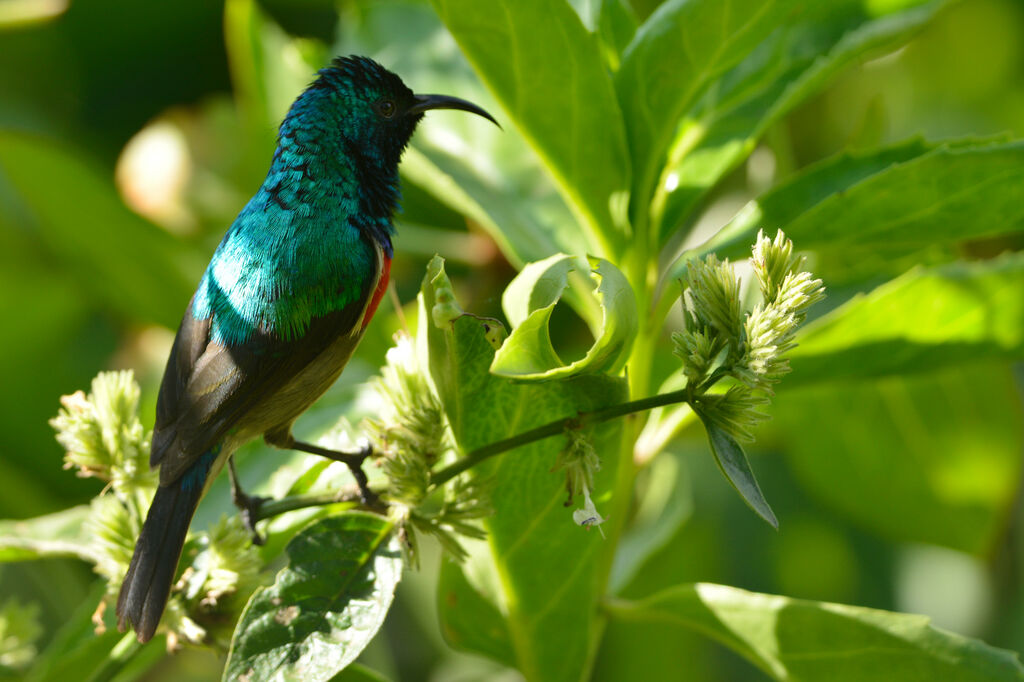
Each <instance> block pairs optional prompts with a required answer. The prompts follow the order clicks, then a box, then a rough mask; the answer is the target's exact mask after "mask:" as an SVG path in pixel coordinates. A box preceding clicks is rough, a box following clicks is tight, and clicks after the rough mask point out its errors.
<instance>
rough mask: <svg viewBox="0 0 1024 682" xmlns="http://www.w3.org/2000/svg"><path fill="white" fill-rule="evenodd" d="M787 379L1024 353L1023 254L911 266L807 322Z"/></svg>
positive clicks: (868, 373) (878, 372) (913, 368)
mask: <svg viewBox="0 0 1024 682" xmlns="http://www.w3.org/2000/svg"><path fill="white" fill-rule="evenodd" d="M799 341H800V345H799V346H797V348H796V349H795V350H794V351H793V352H792V354H791V366H792V368H793V373H792V376H791V377H790V378H788V379H787V381H786V384H787V386H794V385H797V384H802V383H809V382H815V381H822V380H826V381H827V380H832V379H842V378H864V377H874V376H882V375H887V374H905V373H909V372H922V371H928V370H933V369H941V368H943V367H953V366H957V365H960V364H963V363H965V362H971V361H981V360H994V359H1007V360H1012V359H1021V358H1024V254H1022V253H1019V252H1018V253H1014V254H1006V255H1004V256H1002V257H999V258H996V259H993V260H991V261H981V262H967V263H963V262H957V263H950V264H948V265H943V266H939V267H936V268H928V269H925V268H915V269H914V270H911V271H910V272H908V273H906V274H904V275H902V276H901V277H898V278H897V279H894V280H892V281H890V282H887V283H885V284H883V285H882V286H880V287H878V288H877V289H875V290H874V291H872V292H870V293H868V294H866V295H863V296H857V297H855V298H853V299H851V300H850V301H847V302H846V303H845V304H844V305H842V306H840V307H839V308H837V309H835V310H833V311H832V312H830V313H829V314H827V315H825V316H824V317H821V318H819V319H817V320H815V321H814V322H813V323H811V324H809V325H808V326H807V327H806V328H805V329H804V331H803V333H802V334H801V335H800V337H799Z"/></svg>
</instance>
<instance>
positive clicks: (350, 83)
mask: <svg viewBox="0 0 1024 682" xmlns="http://www.w3.org/2000/svg"><path fill="white" fill-rule="evenodd" d="M307 92H308V93H309V94H311V95H312V94H319V95H321V96H320V97H312V98H310V100H311V101H309V102H308V106H302V105H300V102H301V101H302V100H303V99H304V98H300V99H299V101H297V102H296V105H295V108H294V109H302V110H303V111H301V112H296V111H294V109H293V112H292V113H290V114H289V117H291V116H292V115H295V114H300V113H301V114H302V117H303V118H304V119H306V118H308V116H309V115H310V114H312V116H313V118H314V119H319V120H318V121H317V122H318V123H319V124H320V125H322V126H325V127H327V128H331V127H334V126H336V129H335V131H336V132H337V133H339V134H340V135H341V137H342V138H344V139H345V140H346V141H347V142H348V143H349V144H355V145H357V146H358V147H359V149H360V151H361V152H362V153H364V154H368V155H371V156H372V155H375V154H380V156H381V158H380V159H379V161H380V162H381V163H382V164H383V165H385V166H388V165H391V164H394V165H395V166H397V164H398V160H399V158H400V157H401V154H402V150H403V149H405V146H406V144H408V142H409V138H411V137H412V134H413V131H415V130H416V125H417V124H418V123H419V122H420V120H422V118H423V114H424V112H426V111H428V110H430V109H460V110H462V111H468V112H470V113H474V114H477V115H478V116H483V117H484V118H486V119H488V120H489V121H492V122H494V124H495V125H497V122H496V121H494V118H492V117H491V115H490V114H488V113H487V112H486V111H484V110H483V109H481V108H480V107H478V106H476V105H475V104H472V103H471V102H467V101H465V100H462V99H459V98H457V97H449V96H447V95H416V94H414V93H413V92H412V90H410V89H409V88H408V87H407V86H406V85H405V83H403V82H402V79H401V78H399V77H398V76H396V75H395V74H394V73H392V72H390V71H388V70H387V69H385V68H384V67H383V66H381V65H380V64H378V63H377V62H375V61H373V60H372V59H368V58H366V57H356V56H352V57H339V58H337V59H335V60H334V61H333V62H332V63H331V66H329V67H328V68H326V69H322V70H321V71H320V72H319V78H317V80H316V81H315V82H314V83H313V84H312V85H311V86H310V88H309V90H308V91H307ZM323 95H326V96H323Z"/></svg>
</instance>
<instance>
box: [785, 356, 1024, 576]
mask: <svg viewBox="0 0 1024 682" xmlns="http://www.w3.org/2000/svg"><path fill="white" fill-rule="evenodd" d="M775 402H776V404H775V407H774V410H773V412H774V416H775V418H774V419H773V420H772V421H771V422H769V424H770V427H769V428H771V429H772V430H774V431H775V432H776V434H777V436H776V438H777V439H778V440H779V441H781V442H782V443H784V447H783V448H782V450H783V452H784V453H785V455H786V458H787V460H788V462H789V466H790V467H791V469H792V470H793V472H794V473H795V475H796V477H797V479H798V480H799V481H800V483H801V484H802V486H803V487H804V488H805V489H806V490H808V491H810V492H812V493H813V494H814V495H815V496H816V497H817V498H818V499H820V500H821V501H822V503H823V504H826V505H828V506H829V507H831V508H832V509H835V510H837V511H838V512H839V513H841V514H842V515H844V516H845V517H847V518H849V519H852V520H853V521H855V522H857V523H858V524H859V525H861V526H864V527H867V528H869V529H870V530H871V531H873V532H874V533H876V534H880V535H882V536H883V537H886V538H890V539H892V540H896V541H911V542H925V543H931V544H939V545H943V546H946V547H951V548H953V549H956V550H959V551H962V552H969V553H972V554H975V555H977V556H990V555H991V553H992V552H993V551H995V547H996V546H997V543H999V542H1000V538H1001V537H1002V535H1001V534H1002V533H1003V532H1004V531H1005V526H1004V524H1005V523H1006V513H1007V509H1010V508H1011V506H1012V504H1013V500H1014V496H1015V494H1016V490H1017V486H1018V483H1017V482H1018V481H1019V480H1020V473H1021V466H1022V463H1021V457H1020V453H1021V451H1022V450H1024V423H1022V421H1021V418H1020V415H1021V414H1024V406H1022V404H1021V397H1020V394H1019V392H1018V388H1017V387H1016V386H1015V384H1014V379H1013V373H1012V371H1011V369H1010V367H1008V366H1006V365H1002V364H997V363H996V364H978V363H974V364H972V365H970V366H969V367H956V366H953V367H950V368H948V369H946V370H945V371H941V372H940V371H933V372H931V373H929V374H924V375H919V376H913V375H911V376H891V377H885V378H881V379H877V380H875V381H856V382H854V381H845V382H836V383H832V384H816V385H814V386H809V387H807V388H803V389H797V390H792V391H791V390H785V392H780V394H779V396H778V399H777V400H776V401H775Z"/></svg>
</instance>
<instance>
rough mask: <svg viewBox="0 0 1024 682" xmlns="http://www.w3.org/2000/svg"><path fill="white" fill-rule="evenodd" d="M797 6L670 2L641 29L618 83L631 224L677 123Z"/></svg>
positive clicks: (786, 2)
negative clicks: (630, 168)
mask: <svg viewBox="0 0 1024 682" xmlns="http://www.w3.org/2000/svg"><path fill="white" fill-rule="evenodd" d="M795 4H796V3H795V1H794V0H724V1H723V0H668V2H665V3H664V4H662V5H661V6H660V7H659V8H658V9H657V10H655V12H654V13H653V14H652V15H651V16H650V17H649V18H648V19H647V21H645V22H644V23H643V25H642V26H641V27H640V29H639V30H638V31H637V33H636V36H635V37H634V38H633V42H632V43H630V45H629V47H628V48H627V49H626V52H625V53H624V54H623V56H622V64H621V66H620V68H619V71H618V73H617V74H616V75H615V89H616V91H617V94H618V98H619V104H620V106H621V107H622V113H623V116H624V118H625V122H626V132H627V134H628V139H629V149H630V152H631V156H632V160H633V162H632V165H633V212H634V216H635V215H636V211H637V210H638V208H639V207H640V206H642V205H645V204H646V202H647V201H649V200H650V198H651V194H652V191H653V188H654V183H655V181H656V180H657V174H658V172H659V170H660V169H661V166H662V164H663V163H664V161H665V155H666V150H667V149H668V147H669V143H670V142H671V141H672V137H673V135H674V133H675V130H676V126H677V125H678V123H679V118H680V116H682V115H683V113H684V112H685V111H687V110H688V109H690V108H691V107H693V106H694V105H695V104H696V102H697V101H698V99H699V98H700V97H701V96H702V95H703V94H704V93H705V92H706V91H707V89H708V88H709V87H710V86H711V84H712V83H714V82H715V80H716V79H717V78H719V77H720V76H721V75H722V74H724V73H725V72H726V71H728V70H729V69H730V68H732V67H733V66H735V65H736V64H738V63H739V62H740V61H741V60H743V59H744V58H745V57H746V56H747V55H748V54H749V53H750V52H751V50H753V49H754V47H755V46H757V44H758V43H760V42H761V41H762V40H764V39H765V37H767V36H768V35H769V34H770V33H771V32H772V31H773V30H774V29H775V28H776V27H777V26H778V25H780V24H782V23H783V22H786V21H787V20H789V19H790V12H791V9H792V8H793V6H794V5H795ZM595 139H600V138H595Z"/></svg>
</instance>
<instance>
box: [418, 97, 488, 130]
mask: <svg viewBox="0 0 1024 682" xmlns="http://www.w3.org/2000/svg"><path fill="white" fill-rule="evenodd" d="M414 99H415V101H416V103H415V104H413V105H412V106H411V107H409V109H408V110H407V111H406V113H408V114H422V113H423V112H424V111H427V110H428V109H459V110H460V111H468V112H469V113H471V114H476V115H477V116H482V117H484V118H486V119H487V120H488V121H490V122H491V123H493V124H494V125H496V126H498V127H499V128H500V127H501V125H499V124H498V122H497V121H495V120H494V117H493V116H491V115H490V114H488V113H487V112H486V111H484V110H483V109H481V108H480V107H478V106H477V105H475V104H473V103H472V102H467V101H466V100H464V99H459V98H458V97H450V96H448V95H414Z"/></svg>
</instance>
